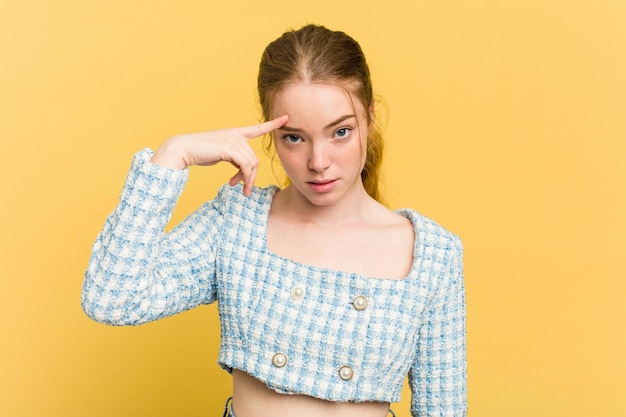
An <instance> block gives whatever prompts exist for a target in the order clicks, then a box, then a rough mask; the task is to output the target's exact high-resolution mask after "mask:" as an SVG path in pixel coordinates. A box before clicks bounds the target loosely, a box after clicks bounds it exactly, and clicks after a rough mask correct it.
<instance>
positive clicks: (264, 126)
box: [239, 114, 289, 139]
mask: <svg viewBox="0 0 626 417" xmlns="http://www.w3.org/2000/svg"><path fill="white" fill-rule="evenodd" d="M288 119H289V116H287V115H286V114H284V115H282V116H280V117H277V118H275V119H272V120H268V121H267V122H264V123H259V124H256V125H250V126H245V127H240V128H239V131H240V132H241V133H242V134H243V135H244V136H245V137H247V138H248V139H254V138H256V137H259V136H263V135H265V134H266V133H270V132H271V131H272V130H276V129H278V128H279V127H281V126H284V125H285V123H287V120H288Z"/></svg>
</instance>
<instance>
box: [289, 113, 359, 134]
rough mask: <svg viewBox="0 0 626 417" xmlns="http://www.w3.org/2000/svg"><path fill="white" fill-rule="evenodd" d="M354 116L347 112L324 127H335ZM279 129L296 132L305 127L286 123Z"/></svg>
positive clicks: (300, 131) (301, 130)
mask: <svg viewBox="0 0 626 417" xmlns="http://www.w3.org/2000/svg"><path fill="white" fill-rule="evenodd" d="M353 117H356V116H355V115H354V114H346V115H344V116H341V117H340V118H339V119H337V120H335V121H334V122H332V123H329V124H328V125H327V126H326V127H324V129H328V128H331V127H333V126H335V125H338V124H339V123H341V122H343V121H346V120H348V119H351V118H353ZM277 130H284V131H287V132H295V133H302V132H303V131H304V130H303V129H300V128H298V127H291V126H287V125H285V126H283V127H279V128H278V129H277Z"/></svg>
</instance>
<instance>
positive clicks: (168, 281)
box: [82, 117, 287, 325]
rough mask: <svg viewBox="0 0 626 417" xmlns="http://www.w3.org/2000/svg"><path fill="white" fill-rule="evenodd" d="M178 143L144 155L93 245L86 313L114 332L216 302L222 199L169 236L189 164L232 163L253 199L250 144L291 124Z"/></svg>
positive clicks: (84, 300)
mask: <svg viewBox="0 0 626 417" xmlns="http://www.w3.org/2000/svg"><path fill="white" fill-rule="evenodd" d="M286 120H287V118H286V117H281V118H278V119H274V120H272V121H269V122H266V123H262V124H259V125H253V126H248V127H244V128H236V129H227V130H222V131H214V132H208V133H200V134H191V135H182V136H177V137H174V138H172V139H170V140H169V141H167V142H165V143H164V144H163V145H161V147H160V148H159V149H158V150H157V151H156V152H155V153H154V154H153V153H152V152H151V151H149V150H144V151H142V152H139V153H138V154H137V155H136V156H135V158H134V160H133V164H132V167H131V170H130V172H129V174H128V177H127V179H126V183H125V185H124V188H123V190H122V195H121V197H120V202H119V204H118V205H117V207H116V208H115V210H114V211H113V213H111V215H110V216H109V217H108V218H107V221H106V223H105V225H104V228H103V229H102V231H101V232H100V234H99V235H98V238H97V239H96V242H95V243H94V245H93V249H92V255H91V258H90V261H89V266H88V269H87V271H86V273H85V280H84V283H83V291H82V305H83V309H84V311H85V312H86V314H87V315H88V316H89V317H91V318H93V319H94V320H96V321H99V322H103V323H107V324H112V325H134V324H141V323H145V322H148V321H152V320H156V319H159V318H162V317H166V316H169V315H172V314H176V313H178V312H181V311H184V310H187V309H190V308H193V307H195V306H197V305H200V304H206V303H210V302H213V301H214V300H215V288H214V282H215V279H214V278H215V267H214V265H215V246H216V243H215V241H216V238H217V234H218V229H219V227H220V223H221V216H220V213H219V206H220V203H219V196H218V198H217V199H216V200H213V201H210V202H208V203H206V204H205V205H203V206H202V207H201V208H200V209H198V210H197V211H196V212H194V213H193V214H192V215H190V216H189V217H187V218H186V219H185V220H184V221H183V222H181V223H180V224H179V225H178V226H176V227H175V228H174V229H173V230H172V231H171V232H170V233H168V234H165V232H164V229H165V226H166V224H167V222H168V221H169V218H170V216H171V213H172V210H173V208H174V206H175V204H176V201H177V199H178V196H179V195H180V193H181V192H182V189H183V188H184V185H185V183H186V181H187V177H188V170H187V169H185V168H186V167H188V166H190V165H207V166H208V165H214V164H216V163H218V162H220V161H228V162H230V163H231V164H233V165H234V166H236V167H237V168H239V171H238V172H237V174H236V175H235V176H233V177H232V178H231V181H230V183H231V185H234V184H235V183H237V182H239V181H240V180H243V181H244V193H246V195H249V194H250V192H251V190H252V185H253V182H254V178H255V175H256V166H257V164H258V161H257V160H256V156H255V155H254V152H253V151H252V149H251V148H250V147H249V146H248V144H247V141H248V140H249V139H251V138H253V137H257V136H260V135H263V134H265V133H268V132H270V131H272V130H274V129H276V128H278V127H280V126H282V125H283V124H284V123H285V122H286Z"/></svg>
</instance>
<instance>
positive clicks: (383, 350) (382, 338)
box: [82, 150, 467, 417]
mask: <svg viewBox="0 0 626 417" xmlns="http://www.w3.org/2000/svg"><path fill="white" fill-rule="evenodd" d="M151 155H152V152H151V151H150V150H144V151H141V152H139V153H138V154H136V155H135V158H134V160H133V164H132V167H131V170H130V172H129V174H128V177H127V179H126V183H125V185H124V188H123V191H122V195H121V197H120V201H119V203H118V205H117V207H116V208H115V210H114V211H113V213H112V214H111V215H110V216H109V217H108V218H107V220H106V223H105V225H104V228H103V230H102V231H101V233H100V234H99V235H98V237H97V239H96V242H95V243H94V246H93V251H92V256H91V259H90V262H89V266H88V269H87V271H86V274H85V281H84V284H83V293H82V305H83V309H84V311H85V312H86V313H87V315H89V316H90V317H91V318H93V319H94V320H96V321H99V322H103V323H107V324H111V325H137V324H141V323H146V322H149V321H153V320H157V319H159V318H163V317H167V316H170V315H173V314H176V313H179V312H181V311H184V310H188V309H191V308H194V307H196V306H198V305H201V304H209V303H212V302H215V301H218V309H219V314H220V320H221V342H220V353H219V358H218V362H219V364H220V366H222V367H223V368H224V369H225V370H227V371H231V370H232V369H233V368H236V369H240V370H243V371H245V372H247V373H249V374H250V375H252V376H254V377H255V378H257V379H259V380H261V381H264V382H265V383H266V384H267V386H268V387H269V388H271V389H273V390H276V391H278V392H281V393H289V394H303V395H309V396H313V397H316V398H321V399H325V400H330V401H356V402H359V401H384V402H397V401H399V399H400V392H401V390H402V384H403V381H404V378H405V377H406V376H407V375H408V376H409V382H410V386H411V389H412V394H413V395H412V401H411V404H412V406H411V411H412V413H413V415H414V416H416V415H419V416H420V417H425V416H455V417H458V416H463V415H465V413H466V408H467V405H466V397H467V395H466V358H465V296H464V288H463V264H462V251H463V249H462V245H461V242H460V240H459V239H458V238H457V237H456V236H455V235H453V234H452V233H450V232H448V231H446V230H445V229H443V228H442V227H441V226H439V225H437V224H436V223H434V222H433V221H431V220H429V219H427V218H425V217H424V216H421V215H420V214H418V213H417V212H415V211H413V210H410V209H403V210H399V211H398V213H399V214H401V215H403V216H405V217H407V218H408V219H409V220H410V221H411V222H412V223H413V226H414V230H415V236H416V239H415V247H414V261H413V265H412V268H411V271H410V273H409V274H408V276H407V277H406V278H404V279H401V280H395V279H386V278H385V277H364V276H361V275H358V274H353V273H346V272H341V271H335V270H331V269H326V268H318V267H311V266H307V265H303V264H300V263H298V262H295V261H292V260H289V259H285V258H282V257H280V256H277V255H275V254H273V253H272V252H270V251H269V250H268V249H267V245H266V230H267V220H268V216H269V209H270V206H271V202H272V198H273V195H274V194H275V193H276V192H277V191H278V188H276V187H274V186H270V187H267V188H254V190H253V193H252V195H251V196H250V197H245V196H244V195H243V193H242V190H241V186H235V187H230V186H228V185H225V186H224V187H222V188H221V189H220V191H219V193H218V195H217V196H216V198H215V199H214V200H211V201H208V202H207V203H205V204H204V205H203V206H202V207H200V208H199V209H198V210H197V211H195V212H194V213H193V214H191V215H190V216H189V217H187V218H186V219H185V220H183V221H182V222H181V223H180V224H179V225H177V226H176V227H175V228H174V229H172V231H171V232H169V233H167V234H166V233H165V232H164V229H165V226H166V224H167V222H168V221H169V219H170V216H171V213H172V210H173V208H174V206H175V204H176V201H177V199H178V196H179V195H180V193H181V192H182V189H183V188H184V186H185V184H186V181H187V178H188V171H187V170H182V171H176V170H170V169H167V168H163V167H160V166H157V165H154V164H152V163H151V162H150V161H149V159H150V157H151ZM363 300H364V301H365V303H363Z"/></svg>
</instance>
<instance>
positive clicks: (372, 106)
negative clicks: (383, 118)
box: [369, 100, 376, 125]
mask: <svg viewBox="0 0 626 417" xmlns="http://www.w3.org/2000/svg"><path fill="white" fill-rule="evenodd" d="M369 112H370V114H369V116H370V122H369V124H370V125H371V124H372V123H374V119H375V117H376V104H375V103H374V100H372V104H370V108H369Z"/></svg>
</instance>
